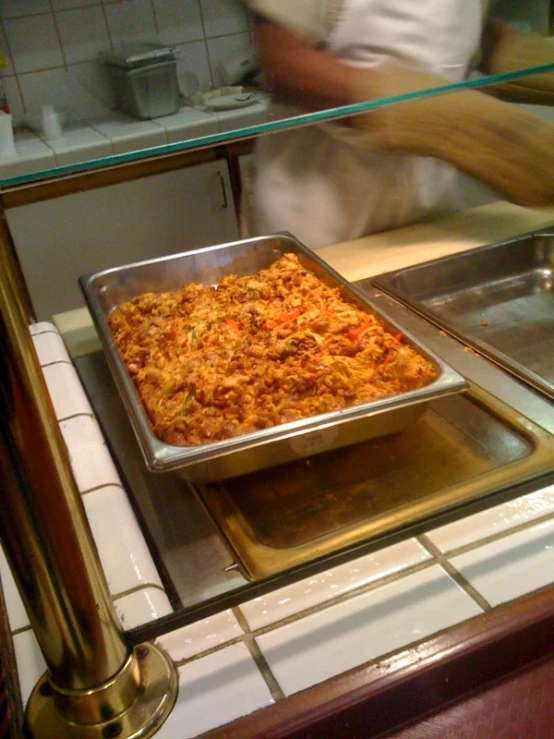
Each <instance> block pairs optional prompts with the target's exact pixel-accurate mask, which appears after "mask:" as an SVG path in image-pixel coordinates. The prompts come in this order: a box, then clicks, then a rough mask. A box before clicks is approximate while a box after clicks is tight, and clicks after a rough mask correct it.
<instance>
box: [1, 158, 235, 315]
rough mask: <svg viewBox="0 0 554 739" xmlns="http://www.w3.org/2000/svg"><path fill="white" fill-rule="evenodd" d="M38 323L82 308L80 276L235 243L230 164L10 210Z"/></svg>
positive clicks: (214, 163) (11, 226)
mask: <svg viewBox="0 0 554 739" xmlns="http://www.w3.org/2000/svg"><path fill="white" fill-rule="evenodd" d="M7 217H8V223H9V226H10V229H11V232H12V235H13V238H14V242H15V247H16V250H17V253H18V255H19V259H20V261H21V265H22V268H23V272H24V274H25V279H26V281H27V285H28V288H29V291H30V294H31V298H32V300H33V304H34V306H35V310H36V312H37V317H38V318H39V320H50V319H51V317H52V316H53V315H54V314H55V313H61V312H63V311H67V310H73V309H74V308H81V307H83V305H84V302H83V298H82V296H81V292H80V290H79V287H78V285H77V280H78V278H79V277H80V276H81V275H83V274H89V273H91V272H97V271H99V270H103V269H107V268H109V267H117V266H121V265H124V264H129V263H131V262H136V261H141V260H143V259H154V258H156V257H161V256H165V255H168V254H176V253H179V252H181V251H187V250H189V249H194V248H198V247H202V246H209V245H210V244H221V243H225V242H227V241H234V240H236V239H238V226H237V220H236V216H235V210H234V206H233V198H232V194H231V186H230V182H229V176H228V172H227V165H226V162H225V161H221V162H209V163H207V164H201V165H197V166H195V167H189V168H188V169H182V170H178V171H176V172H169V173H166V174H161V175H155V176H153V177H145V178H144V179H141V180H136V181H133V182H126V183H123V184H118V185H110V186H109V187H104V188H99V189H98V190H90V191H89V192H84V193H78V194H75V195H67V196H65V197H63V198H57V199H54V200H48V201H45V202H42V203H33V204H31V205H25V206H21V207H19V208H13V209H10V210H8V212H7Z"/></svg>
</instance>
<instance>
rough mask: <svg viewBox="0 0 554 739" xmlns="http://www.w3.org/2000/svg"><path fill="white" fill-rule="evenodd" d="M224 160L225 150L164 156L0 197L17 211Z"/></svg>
mask: <svg viewBox="0 0 554 739" xmlns="http://www.w3.org/2000/svg"><path fill="white" fill-rule="evenodd" d="M225 157H226V148H225V147H212V148H206V149H197V150H195V151H186V152H179V153H177V154H167V155H164V156H160V157H156V158H152V159H146V160H143V161H137V162H129V163H126V164H118V165H111V166H107V167H103V168H102V169H94V170H89V171H87V172H82V173H80V174H73V175H65V176H61V177H56V178H54V179H50V180H44V181H42V182H33V183H30V184H28V185H17V186H14V187H12V188H8V189H6V190H4V191H3V192H2V193H1V194H0V198H1V202H2V204H3V206H4V208H5V209H8V208H17V207H19V206H21V205H28V204H30V203H38V202H41V201H43V200H52V199H53V198H60V197H64V196H65V195H72V194H74V193H78V192H85V191H87V190H93V189H96V188H99V187H106V186H108V185H115V184H119V183H121V182H129V181H130V180H137V179H141V178H143V177H150V176H152V175H156V174H163V173H164V172H171V171H174V170H176V169H183V168H185V167H195V166H196V165H198V164H205V163H207V162H214V161H216V160H217V159H224V158H225Z"/></svg>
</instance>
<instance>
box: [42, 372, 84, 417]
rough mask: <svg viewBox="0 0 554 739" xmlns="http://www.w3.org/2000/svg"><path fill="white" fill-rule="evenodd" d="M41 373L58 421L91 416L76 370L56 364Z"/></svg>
mask: <svg viewBox="0 0 554 739" xmlns="http://www.w3.org/2000/svg"><path fill="white" fill-rule="evenodd" d="M43 373H44V379H45V380H46V387H47V388H48V392H49V393H50V398H51V400H52V404H53V406H54V411H55V413H56V418H57V419H58V421H61V420H63V419H65V418H69V417H70V416H76V415H78V414H83V413H84V414H86V413H89V414H90V415H91V416H92V415H93V412H92V408H91V405H90V403H89V401H88V398H87V395H86V393H85V391H84V390H83V386H82V385H81V381H80V379H79V376H78V374H77V370H76V369H75V367H74V366H73V365H72V364H69V363H68V362H56V364H51V365H49V366H48V367H44V369H43Z"/></svg>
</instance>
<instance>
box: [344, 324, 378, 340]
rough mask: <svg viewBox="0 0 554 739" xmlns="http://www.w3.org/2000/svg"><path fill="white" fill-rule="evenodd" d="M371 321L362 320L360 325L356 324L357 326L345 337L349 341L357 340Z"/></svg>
mask: <svg viewBox="0 0 554 739" xmlns="http://www.w3.org/2000/svg"><path fill="white" fill-rule="evenodd" d="M371 324H372V321H371V320H368V321H364V322H363V323H362V325H361V326H358V328H355V329H353V330H352V331H350V332H349V333H348V334H347V338H348V339H350V341H357V340H358V339H359V338H360V337H361V335H362V334H363V333H364V331H367V329H368V328H369V327H370V326H371Z"/></svg>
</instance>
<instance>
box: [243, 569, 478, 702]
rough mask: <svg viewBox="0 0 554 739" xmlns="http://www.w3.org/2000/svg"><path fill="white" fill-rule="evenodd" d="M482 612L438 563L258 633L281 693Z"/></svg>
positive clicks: (325, 677) (302, 687) (296, 689)
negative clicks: (314, 612) (289, 622)
mask: <svg viewBox="0 0 554 739" xmlns="http://www.w3.org/2000/svg"><path fill="white" fill-rule="evenodd" d="M479 613H481V609H480V608H479V606H478V605H477V604H476V603H475V601H473V600H472V599H471V598H470V597H469V596H468V595H467V594H466V593H465V592H464V591H463V590H461V588H459V587H458V585H457V584H456V583H455V582H454V581H453V580H452V579H451V578H450V577H448V576H447V575H446V573H445V572H444V571H443V570H442V569H441V568H440V567H438V566H435V567H430V568H429V569H426V570H422V571H421V572H417V573H414V574H412V575H407V576H406V577H404V578H401V579H400V580H396V581H394V582H392V583H389V584H388V585H383V586H382V587H379V588H376V589H375V590H372V591H369V592H368V593H365V594H363V595H359V596H357V597H353V598H351V599H350V600H346V601H344V602H342V603H340V604H338V605H335V606H331V607H330V608H327V609H325V610H323V611H320V612H318V613H316V614H313V615H311V616H307V617H305V618H302V619H299V620H298V621H294V622H293V623H291V624H289V625H287V626H284V627H282V628H278V629H275V630H274V631H270V632H268V633H267V634H264V635H262V636H260V637H258V638H257V642H258V645H259V646H260V649H261V650H262V652H263V654H264V657H265V658H266V660H267V662H268V665H269V667H270V669H271V671H272V673H273V675H274V676H275V677H276V679H277V681H278V683H279V685H280V686H281V689H282V690H283V692H284V693H285V694H286V695H291V694H292V693H296V692H297V691H299V690H303V689H304V688H308V687H310V686H311V685H315V684H317V683H320V682H322V681H323V680H326V679H328V678H330V677H333V676H334V675H338V674H340V673H342V672H345V671H346V670H349V669H352V668H354V667H358V666H359V665H361V664H363V663H364V662H368V661H369V660H372V659H375V658H376V657H379V656H380V655H383V654H386V653H387V652H391V651H393V650H396V649H400V648H401V647H404V646H407V645H408V644H411V643H413V642H416V641H419V640H421V639H424V638H425V637H428V636H430V635H431V634H434V633H436V632H438V631H440V630H442V629H445V628H447V627H448V626H453V625H454V624H456V623H459V622H460V621H464V620H465V619H468V618H471V617H473V616H476V615H477V614H479Z"/></svg>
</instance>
